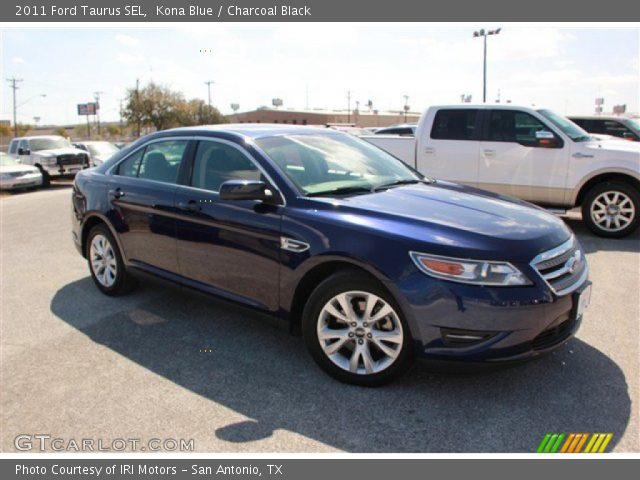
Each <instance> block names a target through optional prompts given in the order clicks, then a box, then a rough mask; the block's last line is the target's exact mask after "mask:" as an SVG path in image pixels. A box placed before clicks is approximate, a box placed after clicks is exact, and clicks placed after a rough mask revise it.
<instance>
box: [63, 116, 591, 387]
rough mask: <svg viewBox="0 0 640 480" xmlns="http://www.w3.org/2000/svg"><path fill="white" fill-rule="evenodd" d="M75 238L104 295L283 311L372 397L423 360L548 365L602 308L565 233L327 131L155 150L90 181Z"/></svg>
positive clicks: (512, 205)
mask: <svg viewBox="0 0 640 480" xmlns="http://www.w3.org/2000/svg"><path fill="white" fill-rule="evenodd" d="M73 237H74V240H75V243H76V245H77V247H78V250H79V251H80V253H81V254H82V255H83V256H84V257H86V258H87V260H88V264H89V270H90V272H91V275H92V277H93V280H94V281H95V284H96V286H97V288H98V289H100V291H102V292H103V293H105V294H107V295H118V294H122V293H125V292H127V291H129V290H130V288H131V287H132V285H133V284H134V282H133V281H132V280H133V277H134V276H135V274H136V273H137V272H144V273H147V274H152V275H156V276H158V277H162V278H164V279H168V280H170V281H173V282H176V283H178V284H181V285H185V286H188V287H192V288H194V289H197V290H200V291H203V292H207V293H211V294H213V295H216V296H218V297H223V298H225V299H227V300H231V301H235V302H238V303H240V304H243V305H246V306H250V307H253V308H255V309H258V310H262V311H265V312H269V313H271V314H274V315H277V316H279V317H281V318H283V319H284V320H286V321H287V322H289V323H290V325H291V328H292V330H293V331H301V332H302V334H303V337H304V340H305V343H306V345H307V347H308V349H309V351H310V353H311V355H312V357H313V358H314V360H315V361H316V362H317V363H318V365H319V366H320V367H322V368H323V369H324V370H325V371H326V372H328V373H329V374H331V375H332V376H334V377H336V378H338V379H339V380H342V381H346V382H350V383H356V384H360V385H370V386H372V385H380V384H382V383H385V382H388V381H390V380H392V379H393V378H395V377H397V376H398V375H399V374H400V373H401V372H402V371H403V370H404V369H405V368H406V367H407V366H408V365H409V363H410V361H411V360H412V358H414V357H415V356H419V357H426V358H430V359H434V360H441V361H452V360H455V361H470V362H494V363H498V362H511V361H517V360H524V359H529V358H533V357H535V356H537V355H539V354H541V353H543V352H546V351H549V350H550V349H553V348H554V347H557V346H559V345H561V344H562V343H564V342H565V341H567V340H568V339H569V338H570V337H571V336H572V335H573V333H574V332H575V331H576V329H577V328H578V326H579V324H580V321H581V319H582V313H583V310H584V308H585V307H586V306H587V304H588V301H589V296H590V283H589V281H588V278H587V277H588V267H587V263H586V260H585V257H584V253H583V251H582V249H581V247H580V245H579V243H578V242H577V240H576V238H575V237H574V235H573V234H572V232H571V231H570V230H569V229H568V228H567V227H566V226H565V224H564V223H563V222H562V221H561V220H559V219H558V218H556V217H554V216H552V215H550V214H548V213H546V212H545V211H543V210H541V209H539V208H537V207H534V206H532V205H529V204H527V203H525V202H522V201H519V200H516V199H513V198H505V197H501V196H498V195H495V194H492V193H488V192H485V191H481V190H477V189H474V188H471V187H466V186H461V185H457V184H454V183H449V182H444V181H439V180H434V179H430V178H427V177H424V176H423V175H421V174H419V173H418V172H416V171H415V170H413V169H412V168H410V167H409V166H407V165H405V164H404V163H402V162H401V161H399V160H397V159H396V158H394V157H392V156H390V155H389V154H387V153H385V152H384V151H382V150H380V149H378V148H377V147H374V146H372V145H370V144H368V143H366V142H364V141H361V140H359V139H357V138H354V137H353V136H350V135H347V134H344V133H340V132H337V131H332V130H328V129H327V130H324V129H318V128H311V127H291V126H282V125H260V124H257V125H224V126H212V127H190V128H179V129H174V130H167V131H162V132H159V133H155V134H152V135H149V136H147V137H144V138H141V139H140V140H139V141H137V142H136V143H134V144H133V145H131V146H129V147H128V148H126V149H124V150H122V151H120V152H118V153H117V154H116V155H115V156H114V157H113V158H111V159H110V160H109V161H107V162H105V163H104V164H103V165H101V166H99V167H97V168H95V169H91V170H87V171H83V172H81V173H79V174H78V175H77V176H76V179H75V183H74V188H73Z"/></svg>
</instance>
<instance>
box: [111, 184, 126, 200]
mask: <svg viewBox="0 0 640 480" xmlns="http://www.w3.org/2000/svg"><path fill="white" fill-rule="evenodd" d="M109 195H111V196H112V197H113V198H115V199H116V200H117V199H118V198H122V197H124V192H123V191H122V189H121V188H120V187H118V188H115V189H113V190H109Z"/></svg>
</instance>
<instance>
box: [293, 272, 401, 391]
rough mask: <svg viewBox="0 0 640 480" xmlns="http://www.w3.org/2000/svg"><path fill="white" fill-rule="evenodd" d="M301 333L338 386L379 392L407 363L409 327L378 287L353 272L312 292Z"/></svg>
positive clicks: (397, 307) (361, 274) (387, 293)
mask: <svg viewBox="0 0 640 480" xmlns="http://www.w3.org/2000/svg"><path fill="white" fill-rule="evenodd" d="M302 333H303V336H304V340H305V343H306V345H307V348H308V350H309V353H310V354H311V356H312V357H313V359H314V360H315V361H316V363H317V364H318V365H319V366H320V368H322V369H323V370H324V371H325V372H327V373H328V374H329V375H331V376H332V377H334V378H336V379H337V380H340V381H341V382H345V383H351V384H354V385H361V386H366V387H377V386H380V385H384V384H386V383H389V382H391V381H393V380H395V379H396V378H397V377H399V376H400V375H401V374H402V373H403V372H404V371H405V370H406V369H407V368H408V367H409V365H410V364H411V360H412V358H413V350H412V348H413V345H412V340H411V334H410V333H409V326H408V325H407V322H406V320H405V319H404V316H403V314H402V311H401V310H400V307H399V306H398V304H397V302H396V301H395V299H394V298H393V296H392V295H391V294H389V292H387V290H386V289H385V288H383V287H382V286H381V285H380V283H379V282H377V281H376V280H375V279H373V278H372V277H370V276H368V275H366V274H364V273H361V272H359V271H355V270H344V271H342V272H338V273H336V274H334V275H331V276H330V277H329V278H327V279H326V280H324V281H323V282H322V283H321V284H320V285H318V286H317V287H316V289H315V290H314V291H313V293H312V294H311V296H310V297H309V300H308V301H307V304H306V305H305V308H304V311H303V315H302Z"/></svg>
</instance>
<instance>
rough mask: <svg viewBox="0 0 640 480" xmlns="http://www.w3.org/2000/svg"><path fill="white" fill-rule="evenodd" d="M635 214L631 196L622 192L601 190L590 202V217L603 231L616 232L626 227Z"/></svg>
mask: <svg viewBox="0 0 640 480" xmlns="http://www.w3.org/2000/svg"><path fill="white" fill-rule="evenodd" d="M635 216H636V209H635V207H634V205H633V201H632V200H631V198H630V197H629V196H628V195H627V194H626V193H624V192H620V191H616V190H609V191H606V192H602V193H601V194H600V195H598V196H597V197H596V198H595V199H594V200H593V202H592V203H591V219H592V220H593V222H594V223H595V224H596V225H597V226H598V228H601V229H602V230H604V231H607V232H617V231H620V230H622V229H624V228H626V227H627V226H628V225H629V224H630V223H631V222H633V220H634V219H635Z"/></svg>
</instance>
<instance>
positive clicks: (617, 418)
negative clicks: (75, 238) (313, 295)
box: [51, 277, 631, 452]
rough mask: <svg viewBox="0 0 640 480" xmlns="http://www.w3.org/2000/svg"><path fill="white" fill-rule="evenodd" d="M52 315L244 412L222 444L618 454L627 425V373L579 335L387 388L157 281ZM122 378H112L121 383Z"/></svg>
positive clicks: (244, 315)
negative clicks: (295, 437)
mask: <svg viewBox="0 0 640 480" xmlns="http://www.w3.org/2000/svg"><path fill="white" fill-rule="evenodd" d="M51 310H52V312H53V313H54V314H55V315H56V316H57V317H59V318H60V319H62V320H63V321H65V322H67V323H68V324H69V325H71V326H73V327H74V328H76V329H77V330H79V331H81V332H82V333H84V334H85V335H87V336H88V337H89V338H90V339H92V340H93V341H94V342H96V343H98V344H100V345H104V346H106V347H108V348H110V349H111V350H112V351H113V352H115V353H117V354H119V355H123V356H124V357H126V358H127V359H129V360H132V361H134V362H136V363H137V364H138V365H140V366H141V367H144V368H146V369H148V370H150V371H151V372H153V373H155V374H158V375H161V376H163V377H164V378H166V379H168V380H170V381H171V382H174V383H175V384H177V385H180V386H182V387H184V388H186V389H188V390H190V391H192V392H194V393H196V394H198V395H201V396H202V397H204V398H206V399H208V400H210V401H212V402H216V403H217V404H220V405H222V406H224V407H226V408H230V409H232V410H234V411H236V412H238V413H240V414H242V415H244V416H247V417H249V418H250V419H251V420H248V421H243V422H240V423H232V424H226V425H220V424H215V423H212V424H211V425H210V432H211V435H215V436H216V437H217V438H218V439H220V440H225V441H228V442H235V443H241V442H252V441H256V440H260V439H263V438H268V437H270V436H271V435H272V433H273V432H274V431H275V430H277V429H285V430H288V431H291V432H295V433H297V434H300V435H303V436H305V437H308V438H310V439H313V440H316V441H319V442H322V443H324V444H326V445H329V446H331V447H334V448H338V449H341V450H345V451H349V452H534V451H535V449H536V447H537V445H538V443H539V442H540V441H541V439H542V437H543V436H544V435H545V434H546V433H547V432H564V433H569V432H611V433H613V440H612V444H611V447H610V448H612V447H613V445H615V443H616V442H617V441H618V440H619V439H620V438H621V436H622V435H623V433H624V432H625V429H626V428H627V424H628V422H629V418H630V412H631V401H630V397H629V393H628V386H627V382H626V380H625V377H624V374H623V372H622V371H621V369H620V368H619V367H618V366H617V365H616V363H614V362H613V361H612V360H611V359H610V358H608V357H607V356H605V355H604V354H603V353H601V352H600V351H599V350H597V349H596V348H594V347H592V346H590V345H588V344H586V343H584V342H582V341H580V340H579V339H574V340H572V341H571V342H569V343H568V344H567V345H565V346H564V347H562V348H561V349H559V350H558V351H556V352H555V353H552V354H550V355H548V356H546V357H544V358H542V359H540V360H537V361H534V362H529V363H526V364H523V365H519V366H517V367H512V368H505V369H500V370H497V371H492V372H488V373H477V374H442V373H433V372H432V371H430V368H429V366H428V365H427V364H425V363H423V362H418V363H416V365H415V366H414V367H413V368H412V369H411V370H410V371H409V372H408V373H407V374H406V375H405V376H403V377H402V378H400V379H399V380H398V381H396V382H395V383H393V384H391V385H389V386H386V387H382V388H377V389H367V388H360V387H354V386H349V385H344V384H341V383H339V382H337V381H334V380H333V379H331V378H330V377H328V376H327V375H325V374H324V373H322V372H321V371H320V370H319V369H318V368H317V367H316V366H315V364H314V363H313V361H312V360H311V359H310V357H309V356H308V354H307V353H306V351H305V347H304V345H303V342H302V340H301V339H300V338H297V337H294V336H291V335H289V334H288V333H287V332H286V329H285V328H282V327H280V326H279V322H277V321H276V320H273V319H270V318H267V317H265V316H263V315H260V314H256V313H253V312H250V311H247V310H245V309H243V308H240V307H235V306H232V305H229V304H226V303H223V302H220V301H217V300H215V299H211V298H209V297H205V296H203V295H200V294H198V293H193V292H190V291H186V290H184V289H181V288H178V287H174V286H171V285H165V284H164V283H159V282H155V281H154V282H151V283H145V284H142V285H141V286H140V287H139V288H138V289H137V290H136V291H135V292H134V293H132V294H130V295H127V296H124V297H118V298H111V299H105V297H104V296H103V295H102V294H100V293H99V292H98V291H97V289H96V288H95V286H94V285H93V282H92V280H91V279H90V278H89V277H87V278H84V279H82V280H78V281H76V282H73V283H71V284H68V285H66V286H64V287H62V288H61V289H60V290H59V291H58V292H57V293H56V295H55V297H54V298H53V300H52V303H51ZM209 350H210V351H209ZM203 352H205V353H203ZM120 375H121V374H120V373H119V372H117V371H114V372H113V376H114V382H126V379H123V378H121V376H120ZM123 386H124V387H125V388H127V386H126V383H125V384H124V385H123ZM132 388H139V386H135V387H133V386H132ZM148 408H150V409H153V405H152V404H149V405H148ZM610 448H609V449H610ZM288 450H290V447H289V448H288Z"/></svg>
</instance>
